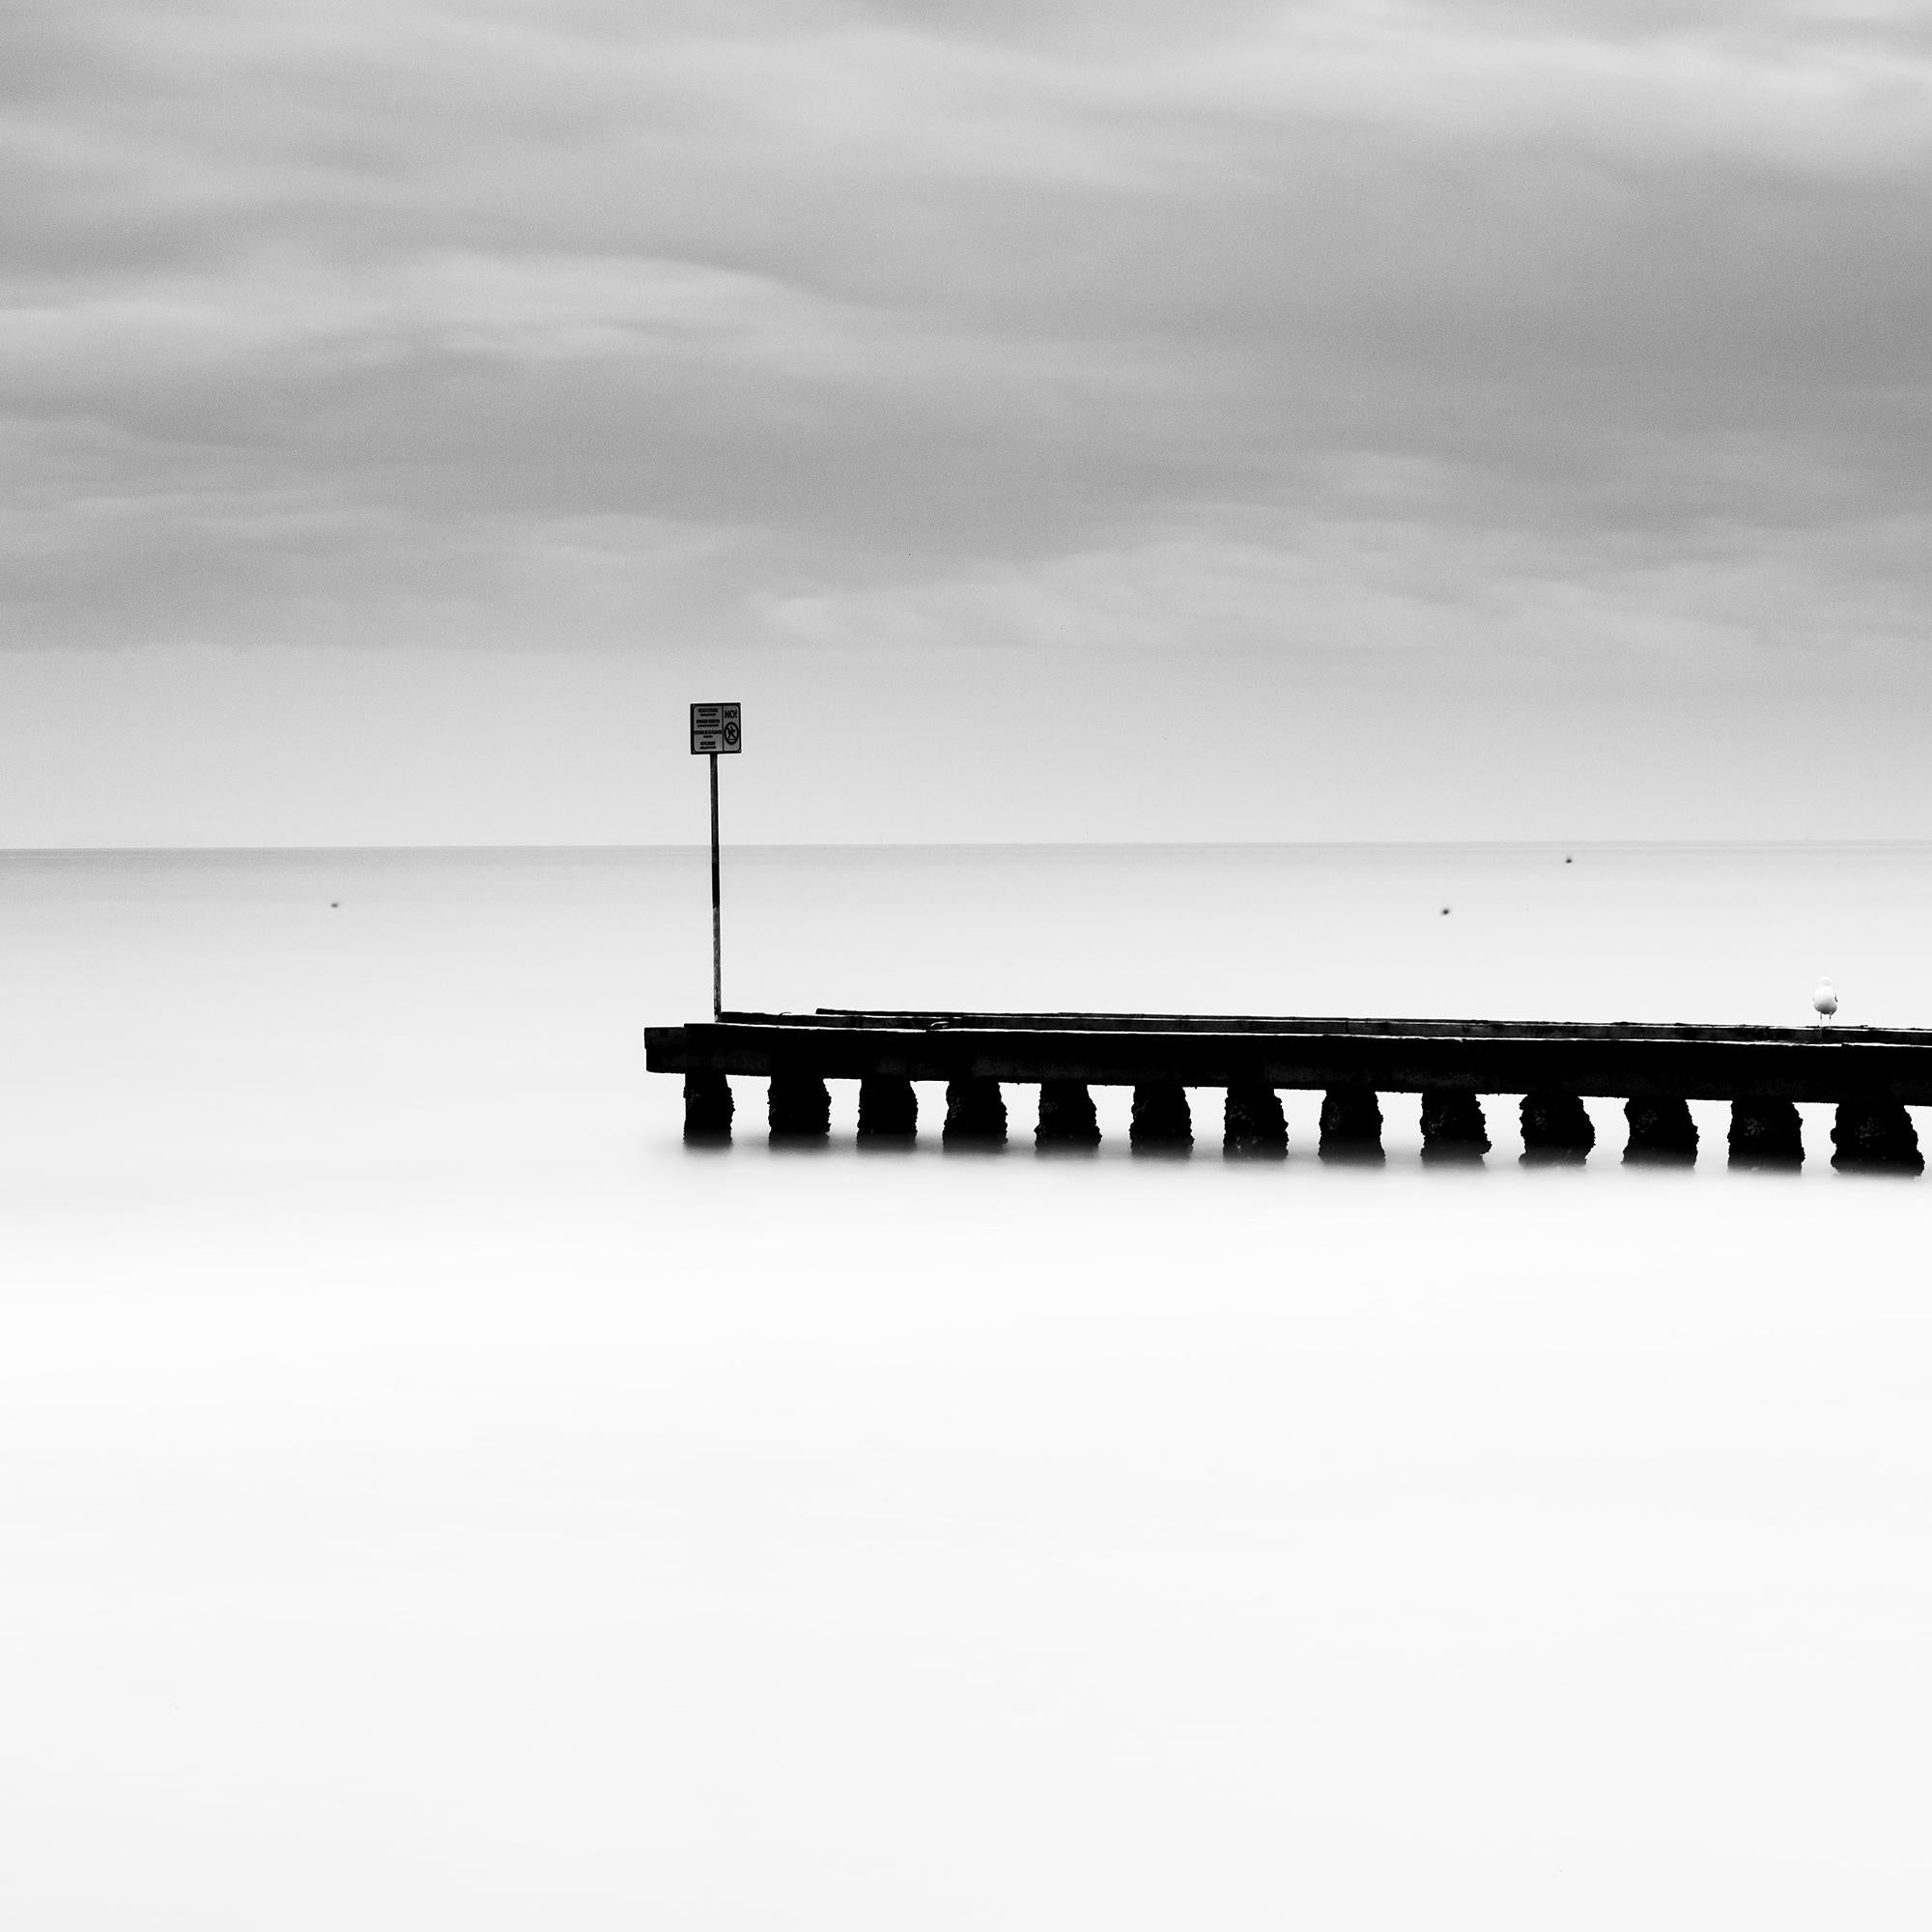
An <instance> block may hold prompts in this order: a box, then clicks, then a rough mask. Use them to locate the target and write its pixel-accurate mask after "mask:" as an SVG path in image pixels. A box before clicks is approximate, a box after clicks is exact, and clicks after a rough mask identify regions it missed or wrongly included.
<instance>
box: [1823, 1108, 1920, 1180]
mask: <svg viewBox="0 0 1932 1932" xmlns="http://www.w3.org/2000/svg"><path fill="white" fill-rule="evenodd" d="M1832 1147H1833V1154H1832V1165H1833V1167H1835V1168H1839V1169H1852V1170H1857V1169H1861V1168H1863V1169H1869V1170H1873V1171H1886V1172H1889V1173H1893V1174H1922V1173H1923V1172H1924V1171H1925V1156H1924V1155H1923V1154H1922V1153H1920V1152H1919V1151H1918V1129H1917V1128H1915V1127H1914V1126H1913V1124H1912V1116H1911V1115H1910V1114H1908V1113H1907V1112H1906V1111H1905V1109H1904V1108H1903V1107H1902V1106H1901V1105H1900V1104H1899V1103H1898V1102H1897V1101H1896V1100H1881V1099H1860V1100H1841V1101H1839V1103H1838V1113H1837V1118H1836V1120H1835V1121H1833V1123H1832Z"/></svg>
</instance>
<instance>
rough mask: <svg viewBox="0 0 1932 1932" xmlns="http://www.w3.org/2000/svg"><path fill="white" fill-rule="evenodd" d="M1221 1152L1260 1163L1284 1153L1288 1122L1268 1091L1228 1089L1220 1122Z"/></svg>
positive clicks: (1277, 1097) (1277, 1099)
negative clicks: (1224, 1110)
mask: <svg viewBox="0 0 1932 1932" xmlns="http://www.w3.org/2000/svg"><path fill="white" fill-rule="evenodd" d="M1221 1151H1222V1152H1223V1153H1229V1154H1235V1155H1236V1156H1244V1157H1252V1158H1257V1159H1262V1160H1279V1159H1281V1158H1282V1156H1283V1155H1285V1154H1286V1153H1287V1152H1288V1122H1286V1121H1285V1120H1283V1118H1282V1113H1281V1095H1280V1094H1277V1093H1276V1092H1275V1091H1274V1089H1273V1088H1272V1087H1230V1088H1229V1089H1228V1105H1227V1111H1226V1112H1225V1113H1224V1114H1223V1115H1222V1118H1221Z"/></svg>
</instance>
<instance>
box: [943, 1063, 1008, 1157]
mask: <svg viewBox="0 0 1932 1932" xmlns="http://www.w3.org/2000/svg"><path fill="white" fill-rule="evenodd" d="M939 1141H940V1145H941V1146H942V1147H949V1148H973V1147H980V1148H985V1147H1005V1146H1006V1144H1007V1103H1006V1099H1005V1097H1004V1096H1003V1095H1002V1094H1001V1093H1000V1083H999V1082H998V1081H997V1080H981V1079H978V1078H968V1079H963V1080H949V1081H948V1082H947V1083H946V1125H945V1126H944V1127H943V1128H942V1129H941V1130H940V1135H939Z"/></svg>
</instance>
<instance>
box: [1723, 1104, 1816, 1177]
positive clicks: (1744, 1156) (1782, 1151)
mask: <svg viewBox="0 0 1932 1932" xmlns="http://www.w3.org/2000/svg"><path fill="white" fill-rule="evenodd" d="M1728 1138H1729V1145H1730V1150H1731V1165H1732V1166H1733V1167H1763V1168H1778V1167H1783V1168H1794V1167H1802V1166H1803V1165H1804V1126H1803V1125H1802V1123H1801V1122H1800V1121H1799V1119H1798V1109H1797V1108H1796V1107H1794V1106H1793V1105H1792V1104H1791V1102H1790V1101H1789V1100H1733V1101H1732V1102H1731V1131H1730V1134H1729V1137H1728Z"/></svg>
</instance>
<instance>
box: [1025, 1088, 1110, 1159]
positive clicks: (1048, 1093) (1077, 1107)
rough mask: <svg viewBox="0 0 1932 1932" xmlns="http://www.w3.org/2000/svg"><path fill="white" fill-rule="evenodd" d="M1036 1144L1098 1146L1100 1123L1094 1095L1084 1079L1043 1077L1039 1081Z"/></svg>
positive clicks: (1078, 1146)
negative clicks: (1095, 1113)
mask: <svg viewBox="0 0 1932 1932" xmlns="http://www.w3.org/2000/svg"><path fill="white" fill-rule="evenodd" d="M1034 1145H1035V1146H1036V1147H1042V1148H1096V1147H1098V1146H1099V1145H1100V1123H1099V1122H1098V1121H1097V1120H1096V1119H1095V1118H1094V1096H1093V1094H1090V1093H1088V1091H1087V1083H1086V1082H1085V1081H1084V1080H1042V1081H1041V1082H1040V1083H1039V1125H1038V1126H1037V1127H1036V1128H1035V1129H1034Z"/></svg>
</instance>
